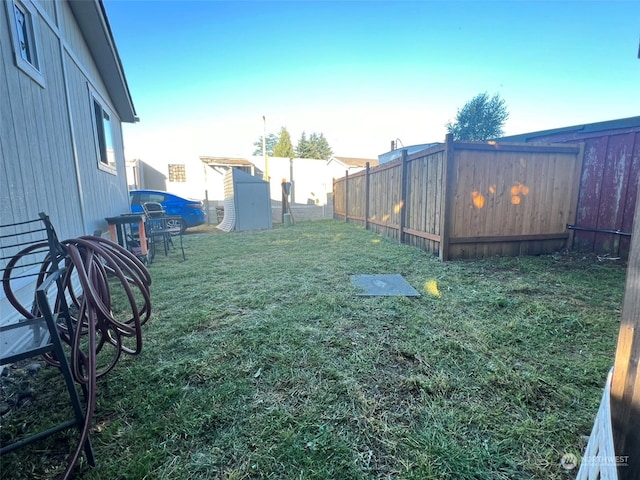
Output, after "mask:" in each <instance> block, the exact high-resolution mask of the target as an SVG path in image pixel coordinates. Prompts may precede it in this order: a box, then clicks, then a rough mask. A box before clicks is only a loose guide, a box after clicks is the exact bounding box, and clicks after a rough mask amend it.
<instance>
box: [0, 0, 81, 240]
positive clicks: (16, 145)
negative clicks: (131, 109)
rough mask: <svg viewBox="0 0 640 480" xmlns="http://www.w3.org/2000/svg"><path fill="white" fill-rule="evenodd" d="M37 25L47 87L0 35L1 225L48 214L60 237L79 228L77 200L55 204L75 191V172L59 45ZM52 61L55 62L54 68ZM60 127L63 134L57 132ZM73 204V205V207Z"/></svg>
mask: <svg viewBox="0 0 640 480" xmlns="http://www.w3.org/2000/svg"><path fill="white" fill-rule="evenodd" d="M6 14H7V10H6V8H4V5H3V6H2V8H0V15H1V16H2V18H1V20H0V21H1V22H2V25H3V27H4V26H5V25H8V21H9V20H10V19H7V18H6ZM34 22H38V24H37V26H38V32H39V36H38V40H39V43H38V45H37V46H38V53H39V58H40V65H41V70H42V71H43V73H44V78H45V87H44V88H43V87H41V86H40V85H39V84H38V83H36V82H35V81H34V80H33V79H32V78H31V77H30V76H29V75H27V74H25V73H24V72H23V71H21V70H19V69H18V68H16V66H15V63H14V59H13V49H12V43H11V38H10V33H9V31H8V29H7V28H6V27H4V28H2V30H1V32H0V35H1V36H0V46H1V47H2V48H1V55H2V65H3V68H2V74H1V75H3V78H1V77H0V83H2V86H0V88H1V89H2V96H3V98H4V99H6V100H3V101H2V102H1V104H2V107H0V108H1V109H2V115H1V116H2V120H1V121H2V127H1V136H0V144H1V153H2V170H3V173H5V174H6V181H7V184H6V194H5V193H4V192H5V188H4V185H3V197H5V195H6V197H7V200H8V201H7V203H5V202H3V204H2V215H1V216H2V219H1V220H0V221H1V222H2V223H11V222H14V221H21V220H25V219H28V218H35V217H37V214H38V212H39V211H45V212H46V213H48V214H49V215H50V216H51V218H52V219H53V221H54V222H55V224H56V226H57V228H58V230H59V231H60V234H61V236H64V234H65V233H67V234H68V233H71V232H73V231H77V230H78V228H81V222H80V221H79V215H78V212H79V210H78V208H77V207H75V205H77V204H78V201H77V198H76V199H73V198H71V199H70V200H71V201H67V202H59V201H56V199H57V197H58V196H59V195H60V193H59V192H74V191H77V187H76V184H75V179H74V176H73V175H71V176H70V175H69V172H73V164H72V163H69V160H72V158H73V157H72V155H71V152H72V149H71V143H70V140H69V135H68V131H67V130H65V129H64V128H63V126H64V125H68V124H69V122H68V117H67V115H66V107H65V105H64V94H63V93H64V91H63V89H62V88H61V85H63V80H62V72H61V68H60V60H59V59H60V58H61V57H60V45H59V41H58V38H57V36H56V35H55V34H54V32H53V31H52V30H51V29H50V28H49V27H48V26H47V25H46V23H44V22H41V21H39V17H38V16H37V15H36V18H34ZM56 59H58V61H57V62H56ZM61 127H62V128H61ZM73 200H75V201H73Z"/></svg>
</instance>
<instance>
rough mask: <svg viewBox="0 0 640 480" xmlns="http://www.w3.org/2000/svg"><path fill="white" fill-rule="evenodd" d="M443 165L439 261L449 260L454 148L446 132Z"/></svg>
mask: <svg viewBox="0 0 640 480" xmlns="http://www.w3.org/2000/svg"><path fill="white" fill-rule="evenodd" d="M444 143H445V148H444V165H442V199H441V202H440V248H439V250H440V261H443V262H444V261H447V260H449V233H450V232H449V229H450V228H451V219H450V218H449V215H450V213H451V198H450V197H451V195H452V193H453V192H452V190H453V189H452V185H451V184H452V182H453V166H454V165H453V162H454V148H453V135H452V134H450V133H448V134H447V136H446V137H445V140H444Z"/></svg>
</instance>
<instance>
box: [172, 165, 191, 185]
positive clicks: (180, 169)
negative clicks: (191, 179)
mask: <svg viewBox="0 0 640 480" xmlns="http://www.w3.org/2000/svg"><path fill="white" fill-rule="evenodd" d="M169 181H170V182H186V181H187V173H186V171H185V168H184V164H183V163H170V164H169Z"/></svg>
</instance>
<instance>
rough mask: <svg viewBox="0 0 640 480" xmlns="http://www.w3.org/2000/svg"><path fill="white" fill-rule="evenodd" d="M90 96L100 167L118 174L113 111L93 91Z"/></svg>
mask: <svg viewBox="0 0 640 480" xmlns="http://www.w3.org/2000/svg"><path fill="white" fill-rule="evenodd" d="M90 98H91V113H92V117H93V130H94V136H95V142H96V153H97V156H98V168H99V169H100V170H104V171H105V172H109V173H113V174H114V175H115V174H117V170H116V153H115V149H114V144H113V125H112V123H111V112H110V111H109V110H108V109H107V107H105V106H104V104H103V102H102V101H100V99H99V98H98V97H97V95H95V94H94V93H93V92H91V95H90Z"/></svg>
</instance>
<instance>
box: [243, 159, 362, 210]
mask: <svg viewBox="0 0 640 480" xmlns="http://www.w3.org/2000/svg"><path fill="white" fill-rule="evenodd" d="M250 161H251V162H252V163H253V164H255V165H256V166H257V167H258V168H259V169H260V170H262V171H265V165H264V159H263V158H262V157H252V158H251V159H250ZM268 163H269V178H270V182H269V183H270V192H271V199H272V200H276V201H280V200H281V199H282V180H283V179H285V180H286V181H287V182H291V183H292V187H291V195H290V197H289V201H290V202H291V203H297V204H303V205H326V204H327V199H328V195H329V194H331V192H332V191H333V179H334V178H335V177H342V176H344V172H345V169H344V167H343V166H342V165H340V164H338V163H337V162H327V160H321V159H316V158H284V157H269V159H268ZM359 170H362V169H358V171H359ZM351 171H352V170H350V172H351Z"/></svg>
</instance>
